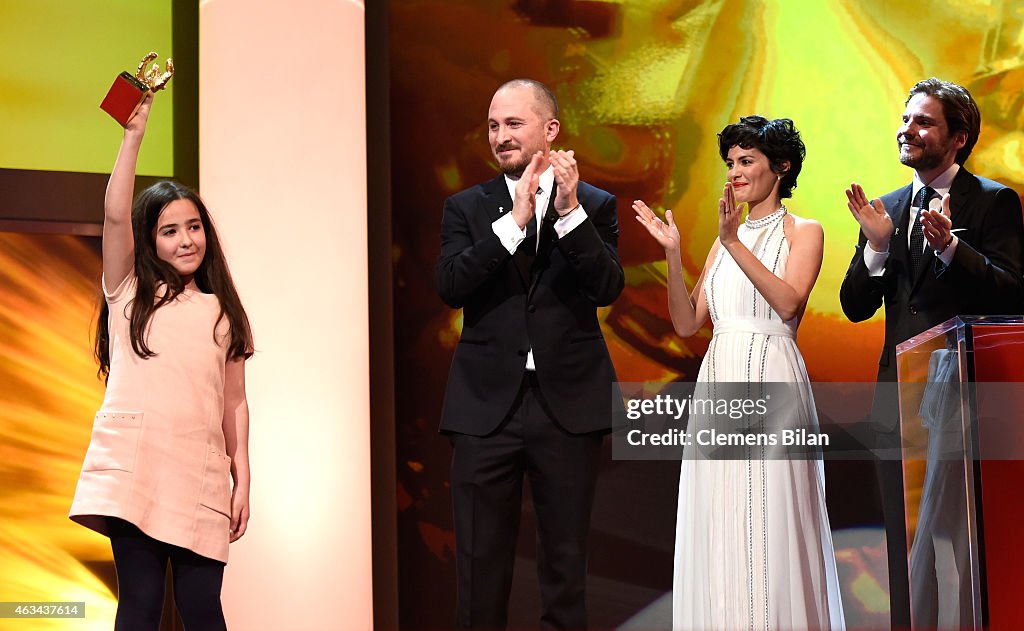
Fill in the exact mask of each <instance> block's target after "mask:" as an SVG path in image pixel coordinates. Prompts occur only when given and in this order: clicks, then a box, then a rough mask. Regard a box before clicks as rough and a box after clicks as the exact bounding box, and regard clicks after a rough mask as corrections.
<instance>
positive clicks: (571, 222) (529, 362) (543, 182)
mask: <svg viewBox="0 0 1024 631" xmlns="http://www.w3.org/2000/svg"><path fill="white" fill-rule="evenodd" d="M518 183H519V180H518V179H512V178H511V177H509V176H508V175H506V176H505V184H506V185H507V186H508V194H509V197H511V198H512V200H513V203H514V202H515V198H516V184H518ZM554 185H555V170H554V168H552V167H548V168H547V170H546V171H544V172H543V173H541V174H540V183H539V188H538V189H537V205H536V209H537V210H536V212H535V213H534V215H533V220H534V221H535V222H536V223H537V236H536V240H535V241H534V242H533V244H532V246H533V249H534V251H536V249H537V247H538V245H539V244H540V228H541V221H543V220H544V214H545V213H546V212H547V210H548V202H549V201H550V199H551V191H552V189H554ZM511 210H512V209H511V208H509V209H508V211H509V212H506V213H503V214H502V215H501V217H498V218H497V219H496V220H494V222H493V223H492V224H491V230H493V231H494V234H495V235H497V236H498V238H499V239H501V244H502V245H504V246H505V249H507V250H508V252H509V254H515V253H516V248H518V247H519V244H521V243H522V242H523V241H525V240H526V228H525V227H523V228H520V227H519V224H517V223H516V220H515V219H514V218H513V217H512V212H511ZM586 219H587V212H586V211H585V210H584V209H583V206H582V204H581V205H578V206H576V208H575V209H573V210H571V211H569V212H568V213H567V214H565V215H563V216H561V217H559V218H558V219H557V220H556V221H555V234H556V235H557V236H558V238H559V239H561V238H562V237H564V236H565V235H567V234H569V233H570V232H572V230H573V229H574V228H576V226H578V225H580V224H581V223H583V222H584V221H586ZM536 369H537V365H536V364H535V363H534V361H533V349H532V348H531V349H530V351H529V352H528V353H527V354H526V370H536Z"/></svg>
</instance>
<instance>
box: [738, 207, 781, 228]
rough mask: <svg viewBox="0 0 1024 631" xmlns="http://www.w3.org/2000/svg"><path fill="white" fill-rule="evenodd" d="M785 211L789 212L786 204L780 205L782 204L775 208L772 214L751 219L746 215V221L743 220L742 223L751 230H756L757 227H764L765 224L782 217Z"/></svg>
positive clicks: (768, 224)
mask: <svg viewBox="0 0 1024 631" xmlns="http://www.w3.org/2000/svg"><path fill="white" fill-rule="evenodd" d="M787 212H789V211H787V210H786V206H785V205H782V206H779V209H778V210H776V211H775V212H773V213H772V214H770V215H765V216H764V217H761V218H760V219H751V218H750V217H749V216H748V217H747V219H746V221H744V223H745V224H746V226H747V227H748V228H750V229H752V230H757V229H758V228H764V227H765V226H770V225H771V224H773V223H775V222H776V221H778V220H779V219H781V218H782V217H783V215H785V214H786V213H787Z"/></svg>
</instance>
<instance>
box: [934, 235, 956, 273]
mask: <svg viewBox="0 0 1024 631" xmlns="http://www.w3.org/2000/svg"><path fill="white" fill-rule="evenodd" d="M957 243H960V240H959V239H957V238H956V235H955V234H954V235H953V240H952V241H950V242H949V245H947V246H946V249H945V250H943V251H942V254H939V255H937V256H936V258H938V259H939V260H940V261H942V264H943V265H945V266H947V267H948V266H949V264H950V263H952V262H953V255H954V254H956V244H957Z"/></svg>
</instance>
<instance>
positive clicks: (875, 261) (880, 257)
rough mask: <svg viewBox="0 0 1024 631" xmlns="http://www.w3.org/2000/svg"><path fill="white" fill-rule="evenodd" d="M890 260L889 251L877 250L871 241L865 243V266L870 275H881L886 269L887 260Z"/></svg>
mask: <svg viewBox="0 0 1024 631" xmlns="http://www.w3.org/2000/svg"><path fill="white" fill-rule="evenodd" d="M887 260H889V251H888V250H886V251H885V252H875V250H874V249H873V248H872V247H871V244H870V243H865V244H864V266H865V267H867V268H868V276H881V275H882V272H884V271H885V262H886V261H887Z"/></svg>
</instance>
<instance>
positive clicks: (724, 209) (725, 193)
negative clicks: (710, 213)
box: [718, 182, 745, 245]
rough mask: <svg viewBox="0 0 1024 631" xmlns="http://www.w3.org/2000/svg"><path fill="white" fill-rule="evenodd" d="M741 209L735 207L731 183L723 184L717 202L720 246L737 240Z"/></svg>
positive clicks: (734, 195)
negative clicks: (720, 195) (723, 186)
mask: <svg viewBox="0 0 1024 631" xmlns="http://www.w3.org/2000/svg"><path fill="white" fill-rule="evenodd" d="M744 205H745V204H744ZM742 215H743V208H742V206H741V207H737V205H736V193H735V191H734V190H733V188H732V183H731V182H726V183H725V188H724V189H722V198H721V199H719V200H718V240H719V241H721V243H722V245H729V244H731V243H733V242H735V241H737V240H738V239H739V237H738V236H737V233H738V231H739V229H740V220H741V219H742Z"/></svg>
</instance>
